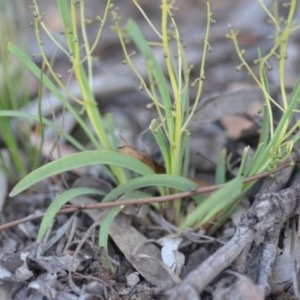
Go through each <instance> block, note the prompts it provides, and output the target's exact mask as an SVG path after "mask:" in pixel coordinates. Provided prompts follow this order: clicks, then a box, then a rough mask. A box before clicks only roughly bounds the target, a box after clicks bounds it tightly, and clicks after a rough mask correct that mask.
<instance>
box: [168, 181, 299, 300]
mask: <svg viewBox="0 0 300 300" xmlns="http://www.w3.org/2000/svg"><path fill="white" fill-rule="evenodd" d="M299 193H300V186H299V185H293V186H291V187H289V188H287V189H284V190H282V191H279V192H277V193H267V194H261V195H258V196H257V197H256V200H255V202H254V203H253V205H252V207H251V208H250V209H249V211H248V212H247V213H246V214H245V215H244V216H243V217H242V218H241V221H240V224H239V226H238V228H237V230H236V233H235V235H234V236H233V237H232V239H231V240H230V241H229V242H227V243H226V244H225V245H224V246H223V247H221V248H220V249H219V250H217V251H216V252H215V253H214V254H213V255H211V256H210V257H209V258H208V259H206V260H205V261H204V262H203V263H201V264H200V265H199V266H198V267H197V268H196V269H195V270H194V271H192V272H191V273H189V274H188V276H187V277H186V278H185V279H184V280H183V281H182V282H181V283H179V284H177V285H176V286H175V287H173V288H172V289H170V290H169V291H167V292H166V295H167V297H168V299H175V298H176V299H179V300H184V299H199V296H198V295H199V293H201V292H202V291H203V290H204V289H205V288H206V287H207V285H208V284H210V283H211V282H212V281H213V280H214V279H215V278H216V277H217V276H218V275H219V274H220V273H221V272H222V271H223V270H224V269H226V268H228V267H230V266H231V264H232V263H233V262H234V261H235V260H236V259H238V258H239V256H240V255H241V254H242V253H243V252H247V253H249V250H250V249H251V248H250V247H249V245H251V244H252V243H253V242H254V243H255V242H257V241H263V244H262V246H261V247H260V251H259V252H260V262H259V265H258V266H257V271H256V276H255V281H254V283H255V284H256V285H257V286H258V287H259V289H260V290H261V291H262V292H263V294H264V295H265V296H266V295H268V294H269V293H270V291H271V290H270V280H271V277H272V272H273V268H274V263H275V259H276V254H277V245H278V240H279V234H280V229H281V228H282V226H283V224H284V222H286V221H287V220H288V219H289V218H291V217H292V216H294V215H295V214H296V213H297V211H298V209H299V198H300V196H299V195H300V194H299ZM250 255H251V252H250ZM240 257H247V254H246V255H245V253H243V255H242V256H240ZM246 271H247V270H246ZM175 296H176V297H175ZM174 297H175V298H174ZM240 299H242V298H240Z"/></svg>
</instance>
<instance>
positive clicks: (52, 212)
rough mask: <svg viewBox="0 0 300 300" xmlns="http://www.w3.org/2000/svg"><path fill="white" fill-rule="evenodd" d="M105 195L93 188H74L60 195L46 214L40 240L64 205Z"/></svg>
mask: <svg viewBox="0 0 300 300" xmlns="http://www.w3.org/2000/svg"><path fill="white" fill-rule="evenodd" d="M90 194H94V195H103V194H104V193H103V192H101V191H100V190H97V189H92V188H83V187H80V188H72V189H70V190H67V191H65V192H63V193H62V194H61V195H59V196H58V197H57V198H55V200H54V201H53V202H52V203H51V204H50V206H49V207H48V209H47V210H46V212H45V216H44V217H43V220H42V223H41V226H40V229H39V232H38V237H37V238H38V240H41V239H42V238H43V237H44V236H45V234H46V231H47V230H48V228H49V227H50V225H51V223H52V222H53V220H54V218H55V216H56V214H57V213H58V212H59V210H60V209H61V208H62V206H63V205H64V204H66V203H67V202H69V201H70V200H71V199H73V198H75V197H79V196H83V195H90Z"/></svg>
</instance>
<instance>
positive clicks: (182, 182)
mask: <svg viewBox="0 0 300 300" xmlns="http://www.w3.org/2000/svg"><path fill="white" fill-rule="evenodd" d="M162 186H163V187H168V188H172V189H175V190H179V191H189V190H191V189H195V188H197V187H198V185H197V184H196V183H195V182H194V181H192V180H190V179H187V178H185V177H181V176H177V175H167V174H152V175H145V176H143V177H138V178H134V179H131V180H129V181H128V182H126V183H123V184H121V185H119V186H117V187H116V188H115V189H113V190H112V191H111V192H109V193H108V194H107V195H106V196H105V197H104V198H103V200H102V201H103V202H105V201H112V200H114V199H116V198H118V197H119V196H120V195H122V194H124V193H127V192H128V191H133V190H136V189H140V188H145V187H162ZM193 197H194V198H195V200H197V198H198V197H199V196H197V195H195V196H193Z"/></svg>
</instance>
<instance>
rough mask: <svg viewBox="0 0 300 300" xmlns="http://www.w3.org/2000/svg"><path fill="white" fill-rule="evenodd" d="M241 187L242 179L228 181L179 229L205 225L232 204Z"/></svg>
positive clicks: (188, 217)
mask: <svg viewBox="0 0 300 300" xmlns="http://www.w3.org/2000/svg"><path fill="white" fill-rule="evenodd" d="M242 187H243V181H242V177H236V178H235V179H233V180H231V181H229V182H228V183H227V184H226V185H225V186H224V187H223V188H221V189H220V190H218V191H216V192H214V193H213V194H212V195H211V196H210V197H208V198H207V199H205V201H203V202H202V203H201V204H200V205H199V206H198V207H197V208H196V209H195V210H194V211H193V212H192V213H191V214H190V215H189V216H187V218H186V219H185V220H184V221H183V222H182V224H181V225H180V229H181V230H184V229H186V228H187V227H190V226H193V225H195V224H200V225H201V224H205V223H206V222H208V221H209V220H211V219H212V218H213V217H214V216H215V215H216V214H218V213H219V212H220V211H222V209H225V208H226V207H228V206H229V205H231V204H232V203H233V204H234V203H235V201H236V199H237V196H238V195H239V194H240V193H241V191H242Z"/></svg>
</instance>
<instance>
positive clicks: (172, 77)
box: [10, 0, 300, 247]
mask: <svg viewBox="0 0 300 300" xmlns="http://www.w3.org/2000/svg"><path fill="white" fill-rule="evenodd" d="M133 2H134V4H135V5H136V7H137V8H138V9H139V10H140V11H141V13H142V14H143V15H144V16H145V19H146V20H147V22H148V23H149V25H150V26H151V28H152V29H153V30H154V32H155V33H156V36H157V39H158V41H157V42H156V44H155V46H156V47H161V49H162V52H163V55H164V61H163V62H164V65H163V66H161V65H159V63H158V61H157V58H156V57H155V55H154V54H153V48H152V46H153V44H151V43H150V42H148V41H147V40H146V39H145V38H144V36H143V34H142V32H141V30H140V28H139V27H138V26H137V24H136V23H135V22H134V21H133V20H129V21H128V22H127V24H126V27H125V32H124V29H123V28H122V26H121V25H120V16H119V14H117V13H116V12H115V11H113V12H112V14H113V19H114V29H115V31H116V32H117V34H118V36H119V40H120V43H121V46H122V48H123V51H124V54H125V62H126V63H127V64H128V65H129V66H130V67H131V69H132V70H133V72H134V74H135V75H136V76H137V77H138V78H139V79H140V80H141V85H142V87H143V89H144V90H145V91H146V93H147V94H148V96H149V98H150V99H151V101H152V103H153V105H154V106H155V108H156V111H157V116H158V117H157V119H155V120H153V121H152V123H151V124H150V130H151V132H152V134H153V136H154V138H155V140H156V142H157V144H158V147H159V149H160V151H161V155H162V157H163V159H164V164H165V169H166V174H159V175H158V174H154V171H153V170H152V169H151V168H149V166H147V165H145V164H143V163H142V162H140V161H138V160H136V159H135V158H134V157H130V156H127V155H124V154H121V153H117V151H116V148H115V146H114V145H113V144H112V143H111V142H110V141H111V139H110V137H109V134H110V133H107V132H106V131H105V130H104V125H103V122H102V116H101V113H100V112H99V110H98V108H97V105H96V101H95V99H94V96H93V93H92V75H93V72H92V65H93V64H92V56H91V49H93V47H94V45H95V43H93V44H92V45H90V42H89V41H88V39H87V37H86V36H87V35H86V24H85V19H84V5H85V3H84V1H75V2H74V1H71V3H70V7H69V6H68V4H67V2H64V1H59V8H60V13H61V15H60V16H61V18H62V20H63V24H64V27H65V28H64V32H65V38H66V41H67V45H68V46H67V48H66V49H65V48H63V47H62V46H61V45H60V44H59V43H58V41H57V40H56V39H54V37H53V36H51V35H50V37H51V38H52V40H53V42H54V43H55V44H57V46H58V47H59V49H60V50H61V51H62V52H63V53H65V55H66V56H67V57H68V59H69V60H70V62H71V70H72V72H73V74H74V77H75V79H76V80H77V82H78V85H79V87H80V90H81V98H80V99H79V98H76V97H74V96H72V95H70V92H69V91H68V89H67V87H66V86H64V85H63V84H62V83H61V81H60V79H59V77H58V76H57V75H56V74H55V73H54V72H53V71H52V73H51V75H52V78H53V79H54V81H55V83H56V85H57V86H59V87H60V89H58V88H57V86H56V85H54V84H53V82H52V81H51V80H50V79H49V78H48V77H47V76H41V70H39V69H38V68H37V67H36V66H35V65H33V64H32V63H31V61H30V60H29V59H28V58H26V57H24V56H22V53H21V52H20V51H18V50H17V49H16V48H15V47H13V46H11V47H10V49H11V51H13V52H14V53H15V54H17V55H18V57H19V58H20V59H21V61H22V62H23V63H24V64H25V65H26V66H27V67H28V68H29V69H30V70H31V71H32V72H33V73H34V74H35V75H36V76H38V78H42V83H43V84H44V85H45V86H46V87H47V88H48V89H50V90H51V92H52V93H53V94H54V95H56V96H57V97H58V98H59V99H61V101H62V103H63V104H64V105H65V107H66V108H67V109H68V110H69V111H70V112H72V114H73V115H74V117H75V118H76V120H77V121H78V123H79V124H80V126H82V128H83V130H84V131H85V133H86V135H87V136H88V137H89V138H90V140H91V142H92V144H93V145H94V147H95V149H97V150H93V151H81V152H79V153H77V154H73V155H70V156H68V157H64V158H61V159H59V160H56V161H53V162H51V163H49V164H47V165H45V166H43V167H41V168H39V169H37V170H35V171H34V172H32V173H31V174H29V175H27V176H26V177H25V178H23V179H22V180H21V181H20V182H19V183H18V184H17V185H16V186H15V187H14V189H13V190H12V192H11V196H14V195H16V194H17V193H20V192H21V191H23V190H25V189H26V188H28V187H30V186H31V185H33V184H35V183H36V182H39V181H40V180H43V179H45V178H48V177H50V176H54V175H56V174H59V173H62V172H65V171H68V170H71V169H73V168H77V167H80V166H89V165H92V164H105V165H107V166H108V169H109V171H110V172H111V174H112V178H113V179H114V180H115V182H116V185H117V187H116V188H115V189H114V190H112V191H111V192H110V193H109V194H107V195H105V197H104V198H103V199H102V201H112V200H114V199H116V198H117V197H118V196H119V195H125V199H126V198H130V197H131V198H135V197H140V195H141V194H140V193H136V190H138V189H139V188H143V187H148V186H156V187H158V188H159V191H160V192H161V193H162V194H167V193H172V192H174V191H177V190H184V191H187V190H190V189H194V188H196V187H197V185H196V184H195V183H194V182H192V181H191V180H189V179H187V175H188V166H189V151H190V147H189V139H190V134H189V132H188V124H189V122H190V120H191V118H192V117H193V114H194V112H195V110H196V108H197V106H198V103H199V101H200V99H201V92H202V86H203V82H204V78H205V74H204V70H205V68H204V67H205V61H206V55H207V51H208V49H209V43H208V38H209V30H210V24H211V21H212V13H211V11H210V5H209V1H207V29H206V36H205V39H204V46H203V49H202V50H203V52H202V53H203V54H202V63H201V66H200V70H199V77H198V79H197V81H196V82H190V76H189V75H190V69H191V68H190V66H189V64H188V62H187V59H186V54H185V49H184V47H183V46H182V42H181V37H180V35H179V30H178V28H177V25H176V22H175V18H174V2H173V1H171V2H170V1H167V0H162V1H161V30H158V29H157V28H155V27H154V25H153V24H152V22H151V20H150V19H149V18H148V17H147V15H146V14H145V12H144V11H143V9H142V7H141V6H140V5H139V3H138V2H137V1H136V0H134V1H133ZM259 2H260V1H259ZM260 3H261V2H260ZM295 3H296V1H295V0H293V1H291V4H290V6H289V15H288V18H287V19H286V20H285V22H284V23H280V29H278V28H277V27H278V24H277V23H276V22H277V21H276V20H279V17H278V16H276V15H274V14H273V13H272V12H271V11H269V10H268V9H267V8H266V7H265V6H263V4H262V3H261V5H262V8H263V9H264V10H265V11H266V12H267V14H268V15H269V16H271V17H272V18H271V19H274V20H275V21H276V22H273V25H274V26H275V38H274V47H273V48H272V49H271V50H270V52H269V53H267V54H266V55H262V54H261V53H260V52H258V59H257V60H256V63H258V64H259V67H260V74H259V76H256V75H255V73H254V72H253V71H252V68H251V67H250V66H249V64H248V63H247V62H246V61H245V59H244V52H243V50H241V49H240V48H239V45H238V43H237V32H236V31H234V30H231V31H230V32H229V34H228V38H230V39H231V40H232V41H233V43H234V45H235V47H236V50H237V55H238V56H239V58H240V60H241V63H242V66H243V67H244V68H246V69H247V71H248V72H249V74H250V75H251V76H252V78H253V79H254V81H255V82H256V83H257V85H258V86H259V87H260V88H261V89H262V92H263V95H264V101H265V105H264V109H263V127H262V131H261V136H260V140H259V145H258V147H257V149H256V151H255V154H254V156H253V158H250V156H249V149H248V148H245V149H244V153H243V156H242V160H241V165H240V168H239V171H238V174H237V176H236V178H234V179H231V180H228V181H227V182H226V180H227V178H226V176H225V167H224V166H225V163H226V161H225V155H224V153H222V155H221V156H220V162H219V165H218V168H217V173H218V182H219V183H221V182H220V180H221V181H225V185H224V187H223V188H222V189H220V190H218V191H217V192H215V193H213V194H211V195H210V196H209V197H207V198H205V199H203V197H199V196H194V200H195V203H196V206H197V207H196V209H195V210H194V212H192V213H191V214H189V215H187V216H186V215H185V212H184V211H183V209H182V205H181V199H178V200H176V201H175V202H174V206H173V209H174V214H175V222H176V223H177V224H178V225H179V228H180V230H184V229H186V228H187V227H191V226H192V227H194V228H199V227H201V226H203V225H204V224H206V223H207V222H209V221H211V220H214V222H215V224H216V225H215V226H214V227H213V229H214V228H216V226H219V225H220V224H221V223H222V222H223V221H224V220H225V219H226V218H228V216H230V214H231V213H232V212H233V211H234V209H236V207H237V205H238V203H239V201H240V200H241V199H242V198H243V196H244V195H245V193H246V192H247V191H248V190H249V188H250V187H251V186H252V185H253V184H254V183H255V181H253V182H251V183H249V182H248V183H243V182H244V179H245V178H246V177H247V176H251V175H256V174H258V173H260V172H263V171H266V170H270V169H272V168H274V167H275V166H276V165H277V164H278V163H279V162H281V161H282V160H284V159H286V158H288V157H289V156H290V155H291V151H292V149H293V144H294V143H295V142H296V141H297V140H299V135H300V133H299V132H297V131H296V129H298V127H299V122H300V121H297V122H296V123H293V122H292V117H293V115H294V113H295V107H296V104H297V101H298V98H299V95H300V78H299V79H298V80H297V82H295V86H294V90H293V92H292V94H291V95H290V96H288V95H287V93H286V90H285V86H284V77H285V73H284V72H285V59H286V57H285V56H286V55H285V54H286V48H287V45H288V40H289V37H290V35H291V33H292V31H293V30H294V23H293V18H294V14H295ZM111 8H112V6H111V3H110V1H108V2H107V8H106V10H105V12H104V14H103V17H102V18H100V26H99V34H98V36H97V42H99V39H100V36H101V30H102V26H103V23H104V22H105V20H106V17H107V14H108V11H109V9H111ZM34 10H35V23H34V25H35V30H36V33H37V39H38V41H39V45H40V47H41V48H40V51H41V55H42V57H43V59H44V62H45V65H46V66H47V68H48V69H49V71H50V72H51V63H50V61H49V60H48V59H47V57H46V55H45V53H44V51H43V47H42V43H41V42H42V41H41V40H39V30H40V29H43V30H44V31H45V32H47V28H45V26H44V24H43V16H42V14H41V13H40V12H39V10H38V5H37V3H36V2H35V1H34ZM77 12H79V16H80V19H79V24H80V28H81V32H82V37H83V42H82V44H79V35H78V28H77V23H78V22H77ZM169 25H172V30H171V31H169ZM127 37H129V38H130V39H131V40H132V41H133V42H134V44H135V45H136V47H137V48H138V50H139V51H140V53H141V54H142V56H143V58H144V60H145V66H146V69H147V72H148V78H147V79H148V81H146V80H144V78H143V77H142V75H141V74H140V73H139V71H138V70H137V68H136V67H135V65H134V62H133V59H132V53H129V52H128V50H127V49H128V48H127V45H126V42H125V40H126V38H127ZM173 46H175V48H173ZM172 49H175V50H172ZM278 50H279V53H280V55H279V57H278V58H279V67H278V72H279V77H280V85H281V91H282V96H283V98H284V99H285V100H284V105H283V107H281V109H282V111H283V116H282V118H281V120H280V122H279V124H278V126H277V127H276V128H274V125H273V117H272V110H271V103H272V102H273V99H272V98H271V96H270V93H269V89H268V85H269V83H268V77H267V72H266V71H265V70H266V68H267V67H268V64H269V62H268V61H269V59H270V57H272V56H274V55H276V54H277V53H278ZM173 51H174V52H173ZM83 63H86V65H87V66H88V68H87V70H88V71H87V72H86V71H85V69H84V67H83ZM52 70H53V69H52ZM164 70H166V73H164ZM147 82H148V83H147ZM195 84H198V86H197V96H196V99H195V101H194V102H190V96H189V89H190V87H191V85H192V86H193V85H195ZM65 95H68V96H69V97H70V98H71V99H72V100H73V101H75V102H76V103H78V104H79V105H80V106H81V109H80V111H81V112H82V111H83V112H85V113H86V115H87V116H88V118H89V120H90V122H91V124H92V125H93V126H92V127H93V131H91V130H90V129H89V128H88V127H87V126H86V125H85V123H84V121H83V119H82V117H81V114H80V113H79V112H78V111H77V110H75V109H74V108H73V107H72V105H71V104H70V103H69V102H67V101H66V100H65V97H64V96H65ZM295 132H296V133H295ZM99 149H101V150H99ZM81 150H84V149H81ZM125 169H129V170H132V171H134V173H135V174H137V175H138V177H137V178H131V177H129V176H128V173H126V172H125ZM83 194H95V191H94V190H91V189H84V190H80V189H74V190H72V191H67V192H65V193H62V194H61V195H60V196H59V197H58V198H57V199H56V200H55V201H54V202H53V203H52V204H51V206H50V207H49V208H48V210H47V212H46V216H45V218H44V219H43V222H42V225H41V228H40V232H39V236H38V237H39V239H42V238H43V236H44V234H45V232H46V230H47V228H48V227H49V225H50V223H51V221H52V220H53V218H54V216H55V214H56V213H57V211H58V210H59V209H60V208H61V207H62V205H64V204H65V203H67V202H68V201H70V199H71V198H72V197H75V196H77V195H83ZM121 209H122V208H121V207H117V208H113V209H112V210H110V212H109V213H108V214H107V216H106V218H104V219H103V220H102V224H101V228H100V237H99V240H100V245H101V246H104V247H106V246H107V236H108V232H109V225H110V224H111V222H112V221H113V219H114V217H115V216H116V215H117V214H118V213H119V212H120V211H121Z"/></svg>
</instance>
